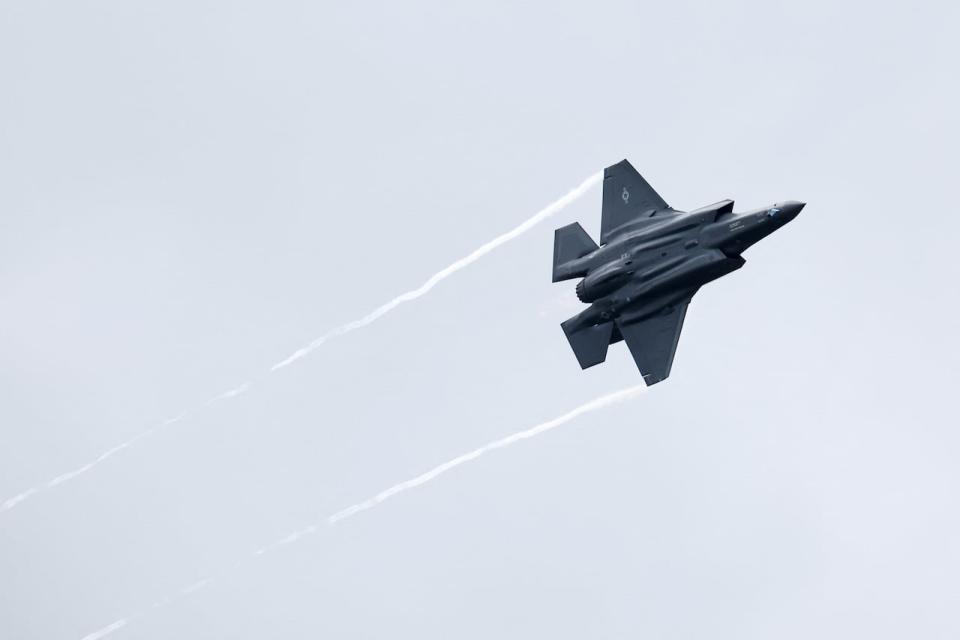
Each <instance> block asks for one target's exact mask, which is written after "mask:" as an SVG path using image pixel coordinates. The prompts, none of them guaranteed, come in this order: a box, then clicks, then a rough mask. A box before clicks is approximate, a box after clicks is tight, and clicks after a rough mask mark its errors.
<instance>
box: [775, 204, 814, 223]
mask: <svg viewBox="0 0 960 640" xmlns="http://www.w3.org/2000/svg"><path fill="white" fill-rule="evenodd" d="M805 206H807V203H806V202H799V201H797V200H787V201H786V202H778V203H777V208H778V209H780V211H781V212H782V215H783V219H784V221H790V220H793V219H794V218H796V217H797V215H798V214H799V213H800V211H801V210H802V209H803V208H804V207H805Z"/></svg>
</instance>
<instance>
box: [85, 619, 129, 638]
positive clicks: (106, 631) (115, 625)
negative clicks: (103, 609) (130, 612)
mask: <svg viewBox="0 0 960 640" xmlns="http://www.w3.org/2000/svg"><path fill="white" fill-rule="evenodd" d="M125 626H127V619H126V618H121V619H120V620H117V621H116V622H111V623H110V624H108V625H107V626H105V627H104V628H102V629H98V630H97V631H94V632H93V633H88V634H87V635H85V636H83V639H82V640H100V638H106V637H107V636H108V635H110V634H111V633H113V632H114V631H117V630H118V629H121V628H123V627H125Z"/></svg>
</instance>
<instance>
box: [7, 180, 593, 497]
mask: <svg viewBox="0 0 960 640" xmlns="http://www.w3.org/2000/svg"><path fill="white" fill-rule="evenodd" d="M602 179H603V174H602V173H595V174H593V175H592V176H590V177H589V178H587V179H586V180H584V181H583V182H581V183H580V185H579V186H577V187H576V188H575V189H573V190H571V191H570V192H568V193H567V194H565V195H564V196H562V197H560V198H559V199H557V200H555V201H554V202H552V203H550V204H549V205H547V206H546V207H544V208H543V209H541V210H540V211H538V212H537V213H535V214H534V215H533V216H531V217H530V218H528V219H527V220H525V221H524V222H522V223H520V224H519V225H517V226H516V227H514V228H513V229H511V230H510V231H507V232H506V233H504V234H501V235H499V236H497V237H496V238H494V239H493V240H491V241H490V242H487V243H486V244H484V245H481V246H480V247H478V248H477V249H475V250H474V251H473V252H472V253H470V254H468V255H467V256H465V257H463V258H460V259H459V260H457V261H455V262H453V263H452V264H451V265H450V266H448V267H446V268H445V269H441V270H440V271H438V272H437V273H435V274H433V275H432V276H430V278H428V279H427V281H426V282H424V283H423V284H422V285H420V286H419V287H417V288H416V289H412V290H410V291H407V292H406V293H402V294H400V295H399V296H397V297H396V298H394V299H393V300H390V301H389V302H387V303H385V304H383V305H381V306H379V307H377V308H376V309H374V310H373V311H371V312H370V313H368V314H367V315H365V316H363V317H362V318H360V319H358V320H353V321H351V322H348V323H346V324H343V325H340V326H339V327H336V328H335V329H332V330H331V331H329V332H327V333H325V334H324V335H322V336H320V337H319V338H316V339H315V340H313V341H312V342H311V343H310V344H308V345H306V346H305V347H302V348H300V349H297V350H296V351H294V352H293V353H292V354H290V355H289V356H288V357H286V358H284V359H283V360H281V361H280V362H277V363H276V364H274V365H273V366H271V367H270V371H269V372H268V373H273V372H274V371H277V370H279V369H282V368H284V367H286V366H289V365H291V364H293V363H294V362H296V361H297V360H299V359H300V358H303V357H304V356H306V355H307V354H309V353H311V352H312V351H314V350H316V349H317V348H319V347H320V346H321V345H322V344H323V343H325V342H327V341H329V340H331V339H333V338H337V337H340V336H342V335H345V334H347V333H350V332H351V331H355V330H357V329H360V328H362V327H365V326H367V325H369V324H371V323H373V322H375V321H376V320H377V319H379V318H381V317H383V316H384V315H386V314H388V313H389V312H391V311H393V310H394V309H396V308H397V307H399V306H400V305H401V304H403V303H405V302H410V301H411V300H416V299H417V298H421V297H423V296H424V295H426V294H427V293H428V292H429V291H430V290H431V289H433V288H434V287H435V286H437V284H439V283H440V282H441V281H443V280H445V279H447V278H449V277H450V276H452V275H453V274H455V273H456V272H458V271H460V270H461V269H463V268H465V267H467V266H469V265H471V264H473V263H474V262H476V261H477V260H479V259H480V258H482V257H483V256H485V255H487V254H488V253H490V252H491V251H493V250H494V249H496V248H497V247H499V246H501V245H504V244H506V243H508V242H510V241H511V240H514V239H516V238H518V237H519V236H521V235H523V234H524V233H526V232H527V231H529V230H530V229H532V228H533V227H534V226H536V225H537V224H538V223H540V222H543V221H544V220H546V219H547V218H549V217H550V216H552V215H554V214H555V213H557V212H558V211H560V210H561V209H563V208H564V207H566V206H567V205H568V204H570V203H572V202H573V201H574V200H576V199H577V198H579V197H580V196H582V195H583V194H585V193H586V192H587V191H589V190H590V188H591V187H593V186H594V185H596V184H597V183H599V182H600V181H601V180H602ZM252 385H253V383H252V382H245V383H244V384H242V385H240V386H238V387H235V388H233V389H230V390H228V391H224V392H223V393H221V394H218V395H216V396H213V397H212V398H210V399H209V400H207V401H206V402H204V403H202V404H201V405H200V406H199V408H200V409H202V408H206V407H208V406H210V405H212V404H215V403H217V402H220V401H222V400H228V399H230V398H235V397H237V396H239V395H241V394H243V393H245V392H246V391H247V390H248V389H250V387H251V386H252ZM196 411H197V409H193V410H187V411H185V412H183V413H181V414H180V415H179V416H176V417H175V418H170V419H167V420H164V421H163V422H161V423H160V424H158V425H155V426H153V427H150V428H149V429H147V430H145V431H143V432H141V433H140V434H138V435H136V436H134V437H132V438H130V439H129V440H127V441H126V442H122V443H120V444H118V445H116V446H115V447H113V448H111V449H108V450H107V451H105V452H103V453H101V454H100V455H99V456H97V457H96V458H95V459H93V460H92V461H90V462H88V463H86V464H84V465H82V466H80V467H78V468H77V469H74V470H73V471H68V472H67V473H63V474H61V475H59V476H57V477H56V478H54V479H53V480H51V481H49V482H47V483H46V484H42V485H38V486H36V487H33V488H31V489H27V490H26V491H23V492H22V493H20V494H18V495H16V496H13V497H12V498H8V499H7V500H5V501H4V502H3V503H0V513H3V512H4V511H9V510H10V509H13V508H14V507H16V506H17V505H19V504H20V503H22V502H23V501H25V500H27V499H28V498H30V497H32V496H34V495H35V494H37V493H39V492H40V491H42V490H43V489H50V488H53V487H55V486H57V485H59V484H62V483H64V482H67V481H68V480H73V479H74V478H76V477H77V476H79V475H82V474H84V473H86V472H87V471H89V470H90V469H92V468H94V467H95V466H97V465H98V464H100V463H101V462H103V461H104V460H106V459H107V458H110V457H111V456H113V455H114V454H116V453H119V452H120V451H122V450H124V449H126V448H127V447H129V446H131V445H132V444H134V443H136V442H137V441H139V440H142V439H144V438H146V437H148V436H151V435H153V434H154V433H155V432H156V431H158V430H159V429H161V428H163V427H166V426H168V425H170V424H173V423H174V422H179V421H181V420H182V419H183V418H184V417H186V416H187V415H190V414H192V413H195V412H196Z"/></svg>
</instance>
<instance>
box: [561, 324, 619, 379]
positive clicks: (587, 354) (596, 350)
mask: <svg viewBox="0 0 960 640" xmlns="http://www.w3.org/2000/svg"><path fill="white" fill-rule="evenodd" d="M575 322H576V318H575V317H574V318H570V319H569V320H567V321H566V322H562V323H560V326H561V327H563V332H564V333H565V334H567V341H568V342H569V343H570V348H571V349H573V353H574V355H575V356H577V362H579V363H580V368H581V369H586V368H587V367H592V366H593V365H595V364H600V363H601V362H603V361H604V360H606V359H607V347H609V346H610V339H611V338H612V337H613V328H614V327H613V322H604V323H603V324H597V325H593V326H590V327H585V328H583V329H576V330H573V331H571V330H570V329H569V327H570V326H571V325H574V324H575Z"/></svg>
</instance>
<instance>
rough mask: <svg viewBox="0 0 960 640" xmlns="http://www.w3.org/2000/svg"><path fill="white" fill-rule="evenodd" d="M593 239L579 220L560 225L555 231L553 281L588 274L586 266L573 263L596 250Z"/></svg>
mask: <svg viewBox="0 0 960 640" xmlns="http://www.w3.org/2000/svg"><path fill="white" fill-rule="evenodd" d="M597 249H598V247H597V243H596V242H594V241H593V238H591V237H590V236H589V235H588V234H587V232H586V231H584V230H583V227H581V226H580V223H579V222H574V223H573V224H568V225H567V226H565V227H560V228H559V229H557V230H556V231H554V232H553V281H554V282H560V281H561V280H569V279H570V278H579V277H581V276H583V275H586V271H587V270H586V266H580V267H578V266H577V265H571V264H570V263H571V262H573V261H574V260H576V259H577V258H582V257H583V256H585V255H587V254H588V253H591V252H593V251H596V250H597Z"/></svg>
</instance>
